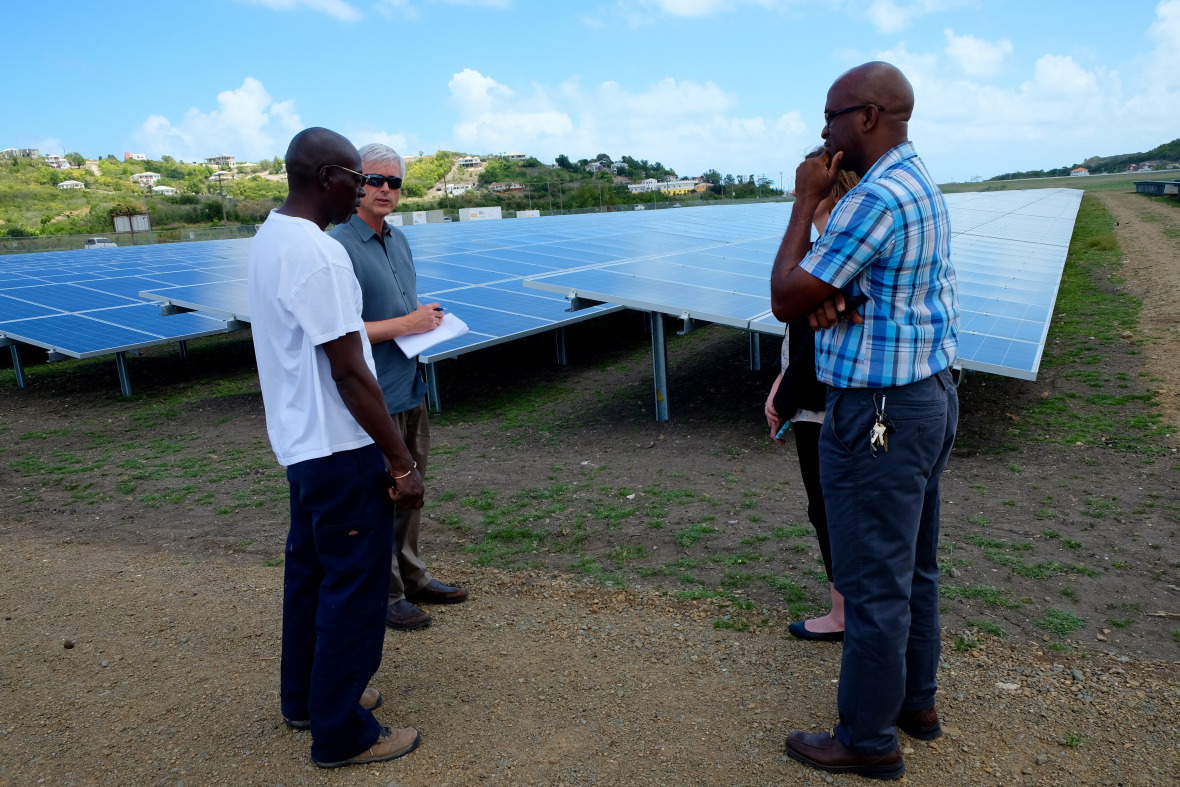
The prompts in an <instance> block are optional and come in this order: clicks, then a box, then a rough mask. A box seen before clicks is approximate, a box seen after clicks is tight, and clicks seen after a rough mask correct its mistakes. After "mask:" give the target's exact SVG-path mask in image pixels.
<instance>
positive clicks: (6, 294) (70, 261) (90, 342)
mask: <svg viewBox="0 0 1180 787" xmlns="http://www.w3.org/2000/svg"><path fill="white" fill-rule="evenodd" d="M248 243H249V241H240V240H239V241H207V242H199V243H188V244H167V245H155V246H126V247H118V248H114V249H78V250H74V251H54V252H43V253H40V254H22V255H12V256H5V257H0V337H2V338H4V339H7V340H9V341H10V342H11V341H17V342H22V343H25V344H31V345H34V346H37V347H42V348H44V349H46V350H49V351H50V353H51V357H54V356H56V355H64V356H71V357H74V358H90V357H94V356H99V355H109V354H111V353H120V352H127V351H129V350H136V349H140V348H143V347H150V346H153V345H157V344H165V343H169V342H180V341H185V340H188V339H193V338H196V337H199V336H210V335H212V334H216V333H222V332H224V331H225V330H226V325H225V322H224V321H221V320H216V319H212V318H210V317H206V316H204V315H201V314H185V315H181V316H180V319H176V318H175V317H165V316H163V315H161V314H160V308H159V304H156V303H153V302H151V301H150V300H149V299H147V298H143V297H141V295H140V293H142V292H144V291H150V290H159V289H168V288H171V287H175V286H178V285H184V284H192V283H196V282H214V281H225V280H228V279H230V278H232V277H234V276H235V275H236V273H235V272H236V270H237V269H238V268H239V267H240V260H241V259H243V258H244V256H245V254H246V251H247V249H248Z"/></svg>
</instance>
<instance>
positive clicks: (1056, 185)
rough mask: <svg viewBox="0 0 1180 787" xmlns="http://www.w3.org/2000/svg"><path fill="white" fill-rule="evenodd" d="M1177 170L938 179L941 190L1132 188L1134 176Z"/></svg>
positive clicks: (1179, 174) (1158, 176)
mask: <svg viewBox="0 0 1180 787" xmlns="http://www.w3.org/2000/svg"><path fill="white" fill-rule="evenodd" d="M1178 179H1180V170H1169V171H1167V172H1124V173H1120V174H1118V175H1089V176H1087V177H1081V178H1071V177H1064V178H1026V179H1023V180H987V181H982V182H980V183H942V184H939V186H938V187H939V188H940V189H942V193H943V194H960V193H962V192H965V191H1024V190H1027V189H1083V190H1085V191H1117V190H1127V191H1133V190H1134V188H1135V186H1134V185H1133V183H1134V182H1135V181H1136V180H1178Z"/></svg>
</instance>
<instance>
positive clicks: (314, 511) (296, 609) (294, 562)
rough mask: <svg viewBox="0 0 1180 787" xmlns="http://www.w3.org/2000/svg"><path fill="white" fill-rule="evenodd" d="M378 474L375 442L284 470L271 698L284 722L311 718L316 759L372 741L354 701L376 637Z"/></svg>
mask: <svg viewBox="0 0 1180 787" xmlns="http://www.w3.org/2000/svg"><path fill="white" fill-rule="evenodd" d="M384 470H385V461H384V459H383V458H382V456H381V450H380V449H379V448H377V446H375V445H370V446H366V447H364V448H357V449H355V450H352V451H343V452H340V453H336V454H332V455H331V456H325V457H322V458H320V459H309V460H307V461H305V462H298V463H296V464H293V465H291V466H290V467H288V468H287V481H288V483H289V484H290V487H291V530H290V532H289V533H288V534H287V553H286V560H285V577H284V583H283V662H282V688H281V691H280V701H281V703H282V710H283V715H284V716H286V717H287V718H288V719H311V736H312V744H311V756H312V759H314V760H316V761H318V762H337V761H339V760H344V759H348V758H349V757H353V756H355V755H356V754H357V753H358V752H361V751H364V750H365V749H366V748H368V747H369V746H371V745H372V744H373V743H374V742H376V740H377V737H378V735H379V734H380V725H378V723H377V720H376V719H375V718H373V714H372V713H371V712H369V711H367V710H365V709H364V708H362V707H361V706H360V699H361V693H362V692H363V691H364V690H365V686H366V685H368V683H369V680H370V679H371V678H372V677H373V675H374V674H376V672H377V668H378V667H379V666H380V665H381V649H382V645H383V643H384V640H385V610H386V606H387V603H388V598H389V565H390V561H391V560H392V559H393V528H392V527H391V526H390V522H391V521H392V519H393V503H392V501H391V500H390V499H389V495H388V493H387V492H386V486H385V484H384V483H383V472H384Z"/></svg>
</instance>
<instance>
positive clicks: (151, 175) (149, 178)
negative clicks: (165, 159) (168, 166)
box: [131, 172, 160, 187]
mask: <svg viewBox="0 0 1180 787" xmlns="http://www.w3.org/2000/svg"><path fill="white" fill-rule="evenodd" d="M131 179H132V180H133V181H135V182H136V183H138V184H139V185H140V186H144V187H147V186H154V185H156V181H157V180H159V179H160V173H159V172H136V173H135V174H134V175H132V176H131Z"/></svg>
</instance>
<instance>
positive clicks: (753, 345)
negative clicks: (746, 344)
mask: <svg viewBox="0 0 1180 787" xmlns="http://www.w3.org/2000/svg"><path fill="white" fill-rule="evenodd" d="M749 337H750V371H752V372H760V371H762V334H760V333H758V332H757V331H750V332H749Z"/></svg>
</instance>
